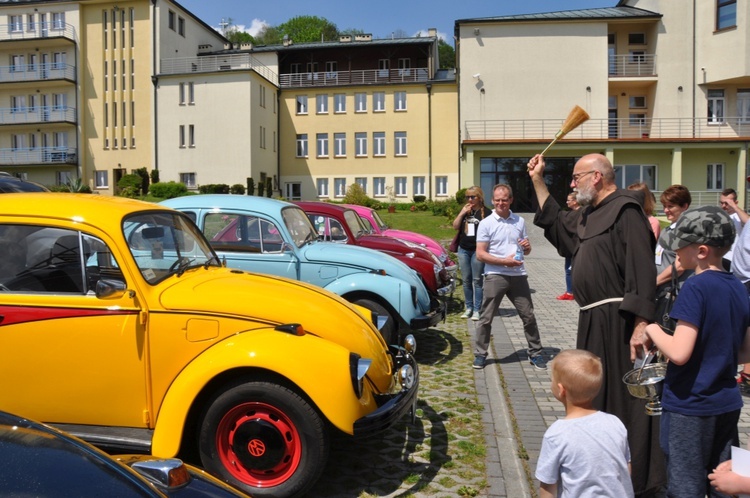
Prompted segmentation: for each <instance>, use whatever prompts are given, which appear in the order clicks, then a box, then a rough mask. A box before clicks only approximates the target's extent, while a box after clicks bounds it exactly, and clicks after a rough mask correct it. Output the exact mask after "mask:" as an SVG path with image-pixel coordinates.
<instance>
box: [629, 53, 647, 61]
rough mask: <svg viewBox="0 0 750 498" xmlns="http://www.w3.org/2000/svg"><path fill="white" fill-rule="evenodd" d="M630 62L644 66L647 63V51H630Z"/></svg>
mask: <svg viewBox="0 0 750 498" xmlns="http://www.w3.org/2000/svg"><path fill="white" fill-rule="evenodd" d="M628 53H629V59H628V61H629V62H630V63H631V64H643V63H645V62H646V51H645V50H630V51H629V52H628Z"/></svg>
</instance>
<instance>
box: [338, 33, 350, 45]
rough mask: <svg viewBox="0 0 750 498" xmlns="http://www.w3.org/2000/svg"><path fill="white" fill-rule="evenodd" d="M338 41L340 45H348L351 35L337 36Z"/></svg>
mask: <svg viewBox="0 0 750 498" xmlns="http://www.w3.org/2000/svg"><path fill="white" fill-rule="evenodd" d="M339 41H340V42H341V43H349V42H350V41H352V35H341V36H339Z"/></svg>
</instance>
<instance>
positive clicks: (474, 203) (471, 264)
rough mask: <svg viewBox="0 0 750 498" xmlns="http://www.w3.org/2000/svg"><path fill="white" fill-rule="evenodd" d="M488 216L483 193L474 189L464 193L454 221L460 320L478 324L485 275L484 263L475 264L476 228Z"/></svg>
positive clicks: (476, 188)
mask: <svg viewBox="0 0 750 498" xmlns="http://www.w3.org/2000/svg"><path fill="white" fill-rule="evenodd" d="M490 214H492V211H490V209H489V208H488V207H486V206H485V205H484V192H482V189H481V188H479V187H476V186H474V187H469V188H467V189H466V204H465V205H464V207H463V208H461V212H459V213H458V216H456V219H455V220H453V228H454V229H456V230H458V231H459V238H458V252H457V253H456V254H457V255H458V267H459V269H460V270H461V282H462V284H463V287H464V302H465V303H466V311H464V314H463V315H461V318H471V319H472V320H474V321H476V320H479V308H480V306H481V304H482V282H483V276H482V274H483V273H484V263H482V262H481V261H479V260H477V256H476V250H477V227H478V226H479V222H480V221H482V220H483V219H484V218H485V217H486V216H488V215H490Z"/></svg>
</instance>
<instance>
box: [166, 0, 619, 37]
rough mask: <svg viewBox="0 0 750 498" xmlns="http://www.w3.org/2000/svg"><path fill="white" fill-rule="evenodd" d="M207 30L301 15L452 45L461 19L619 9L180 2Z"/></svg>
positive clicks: (550, 3)
mask: <svg viewBox="0 0 750 498" xmlns="http://www.w3.org/2000/svg"><path fill="white" fill-rule="evenodd" d="M177 2H178V3H179V4H180V5H182V6H183V7H185V8H186V9H188V10H189V11H191V12H192V13H193V14H195V15H196V16H197V17H198V18H200V19H201V20H202V21H203V22H205V23H206V24H208V25H210V26H212V27H214V28H216V29H219V26H220V25H221V22H222V19H223V20H225V21H228V20H230V19H231V21H232V24H234V25H235V26H237V27H238V28H239V29H240V30H242V31H247V32H248V33H250V34H251V35H255V34H256V33H257V32H258V30H260V28H261V27H262V26H263V25H264V24H267V25H271V26H276V25H279V24H281V23H283V22H286V21H288V20H289V19H291V18H292V17H296V16H300V15H310V16H318V17H323V18H325V19H328V20H329V21H331V22H332V23H334V24H336V26H337V27H338V29H339V31H343V30H346V29H348V28H354V29H359V30H362V31H363V32H364V33H370V34H372V36H373V38H389V37H391V36H392V34H393V33H394V32H400V33H405V34H406V35H407V36H416V35H417V34H418V33H423V34H427V30H428V29H429V28H437V30H438V36H440V37H441V38H443V39H444V40H445V41H446V42H448V43H449V44H451V45H453V43H452V40H453V28H454V22H455V21H456V19H470V18H476V17H494V16H506V15H516V14H533V13H539V12H554V11H560V10H577V9H592V8H598V7H614V6H615V5H617V0H520V1H519V0H376V1H368V2H365V1H361V0H318V1H311V0H263V1H257V0H177Z"/></svg>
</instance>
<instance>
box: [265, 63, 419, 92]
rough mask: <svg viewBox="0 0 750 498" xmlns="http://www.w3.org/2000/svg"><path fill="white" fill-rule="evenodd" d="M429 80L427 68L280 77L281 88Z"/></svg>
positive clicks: (367, 70)
mask: <svg viewBox="0 0 750 498" xmlns="http://www.w3.org/2000/svg"><path fill="white" fill-rule="evenodd" d="M428 79H430V72H429V71H428V70H427V68H426V67H418V68H411V69H358V70H352V71H325V72H319V73H289V74H282V75H280V76H279V86H280V87H297V86H338V85H367V84H385V83H411V82H417V81H427V80H428Z"/></svg>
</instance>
